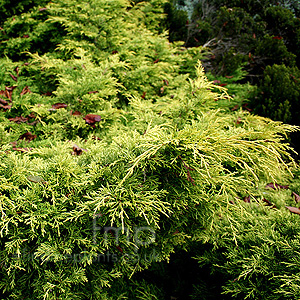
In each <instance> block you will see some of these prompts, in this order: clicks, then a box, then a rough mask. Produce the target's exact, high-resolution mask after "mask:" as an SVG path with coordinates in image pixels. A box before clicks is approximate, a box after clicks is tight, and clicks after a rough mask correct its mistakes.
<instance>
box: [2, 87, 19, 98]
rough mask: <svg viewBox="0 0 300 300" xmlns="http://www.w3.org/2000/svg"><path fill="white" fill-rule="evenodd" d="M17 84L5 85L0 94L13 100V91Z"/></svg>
mask: <svg viewBox="0 0 300 300" xmlns="http://www.w3.org/2000/svg"><path fill="white" fill-rule="evenodd" d="M16 87H17V86H10V87H8V86H6V87H5V90H1V91H0V96H1V95H2V96H4V97H6V98H8V99H9V100H10V101H12V92H13V90H14V89H15V88H16Z"/></svg>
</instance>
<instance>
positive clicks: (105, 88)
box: [0, 0, 300, 300]
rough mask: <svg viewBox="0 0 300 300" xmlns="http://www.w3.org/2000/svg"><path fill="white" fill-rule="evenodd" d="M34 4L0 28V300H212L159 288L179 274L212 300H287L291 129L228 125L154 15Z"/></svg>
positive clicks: (245, 118) (223, 103) (246, 119)
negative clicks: (214, 283) (205, 274)
mask: <svg viewBox="0 0 300 300" xmlns="http://www.w3.org/2000/svg"><path fill="white" fill-rule="evenodd" d="M25 4H26V5H27V2H26V3H25V2H24V5H25ZM40 4H41V5H43V6H34V7H33V8H31V9H30V10H26V11H25V12H23V13H20V14H19V15H16V16H13V17H8V18H7V20H6V21H5V22H4V23H3V24H2V26H3V30H4V31H5V38H3V40H2V41H1V46H0V47H1V49H2V50H3V51H4V52H5V53H6V55H7V56H6V57H2V58H1V60H0V64H1V72H0V76H1V91H0V94H1V99H0V101H1V103H0V208H1V220H0V234H1V240H0V265H1V268H0V290H1V292H0V293H1V297H2V298H5V299H47V300H50V299H168V298H170V297H171V296H172V297H181V298H182V299H184V298H185V299H187V298H189V297H190V298H191V299H212V297H213V296H212V294H213V293H214V292H213V291H212V289H211V288H209V287H208V284H207V283H206V282H205V280H204V279H203V278H198V277H197V278H196V279H197V280H198V281H197V280H196V281H195V284H194V287H193V289H191V290H190V291H184V292H185V293H184V295H183V292H182V290H174V291H170V290H169V289H168V288H167V287H166V286H165V285H164V282H163V280H160V278H161V277H162V276H164V277H165V278H166V277H168V276H170V277H172V274H170V273H168V272H170V270H171V269H168V262H169V261H170V260H172V261H173V262H174V261H175V262H178V263H176V264H175V269H176V265H178V268H180V265H182V264H184V263H185V260H188V261H189V263H191V261H193V262H195V263H197V262H199V263H200V267H201V266H202V265H207V266H208V267H207V266H204V267H203V268H206V270H207V268H208V269H209V270H212V271H215V272H216V273H219V274H221V273H222V276H223V278H224V282H222V285H223V286H222V287H221V286H219V287H218V289H217V290H218V293H219V295H218V296H219V298H220V299H221V297H223V296H221V295H220V293H221V289H222V288H223V291H224V292H225V293H229V294H231V295H232V296H233V297H236V298H239V297H240V298H244V297H246V296H247V297H248V298H252V299H257V298H263V299H292V298H293V297H296V298H297V295H298V294H299V289H298V281H299V276H298V273H299V267H298V262H299V253H298V252H297V251H298V250H297V245H298V242H297V240H298V234H299V218H298V217H299V216H298V215H297V214H299V212H300V211H299V209H298V208H297V205H298V204H297V203H298V201H299V199H300V197H299V196H298V194H297V193H299V191H298V190H297V185H296V184H294V182H293V181H292V172H293V171H294V170H295V167H296V166H295V163H294V161H293V159H292V157H291V153H292V149H291V148H290V146H289V145H288V144H287V143H286V135H287V134H288V133H289V132H293V131H295V130H296V128H295V127H293V126H290V125H285V124H283V123H280V122H275V121H272V120H270V119H267V118H263V117H258V116H255V115H251V114H249V112H247V111H243V110H242V109H235V110H233V111H231V110H229V109H228V107H230V105H231V104H230V103H231V101H232V98H231V97H230V96H229V95H228V93H227V90H226V89H225V88H224V87H223V86H221V85H218V84H216V83H214V82H211V81H209V80H208V79H207V77H206V76H205V73H204V69H203V67H202V65H201V62H200V59H202V58H204V57H205V55H206V54H207V52H205V49H202V48H189V49H187V48H184V47H182V45H183V43H180V42H177V43H169V42H168V40H167V37H166V35H167V34H166V33H164V32H161V28H160V26H159V25H160V24H162V23H163V22H164V21H165V19H164V18H165V17H164V15H163V6H162V4H161V1H149V2H146V3H145V2H137V3H129V2H128V1H125V0H113V1H105V0H90V1H81V2H80V3H78V1H74V0H65V1H60V0H57V1H51V2H49V3H48V4H47V5H46V6H45V3H44V2H41V3H40ZM26 5H25V6H24V7H25V8H26V7H27V6H26ZM20 11H21V12H22V10H20ZM8 16H9V13H8ZM280 184H284V185H280ZM288 184H289V186H287V185H288ZM292 192H293V196H291V193H292ZM293 197H295V199H296V200H297V203H296V204H294V202H295V200H294V198H293ZM182 253H185V255H184V254H182ZM174 257H175V258H174ZM272 262H276V263H272ZM200 273H201V272H199V273H197V275H199V274H200ZM223 273H224V274H225V275H223ZM149 274H150V275H149ZM151 275H153V276H154V275H155V276H156V278H157V280H151V279H150V278H151ZM200 277H201V276H200ZM174 280H175V279H173V280H172V279H171V280H170V281H171V282H173V283H171V285H172V284H174ZM180 280H184V279H182V278H181V279H180ZM266 283H269V284H266ZM178 284H179V285H181V286H182V287H186V286H187V285H186V283H181V282H178ZM271 290H272V293H271V292H270V291H271ZM208 291H210V292H211V293H212V294H209V293H208ZM224 297H225V296H224ZM296 298H295V299H296ZM178 299H179V298H178Z"/></svg>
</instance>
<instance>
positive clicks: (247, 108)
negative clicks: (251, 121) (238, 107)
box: [242, 103, 252, 112]
mask: <svg viewBox="0 0 300 300" xmlns="http://www.w3.org/2000/svg"><path fill="white" fill-rule="evenodd" d="M247 106H248V103H245V104H243V105H242V107H243V108H244V109H246V110H248V111H249V112H251V111H252V109H251V108H249V107H247Z"/></svg>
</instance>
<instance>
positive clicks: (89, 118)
mask: <svg viewBox="0 0 300 300" xmlns="http://www.w3.org/2000/svg"><path fill="white" fill-rule="evenodd" d="M83 119H84V120H85V123H86V124H89V125H92V126H95V123H96V122H100V121H101V116H99V115H94V114H87V115H86V116H85V117H84V118H83Z"/></svg>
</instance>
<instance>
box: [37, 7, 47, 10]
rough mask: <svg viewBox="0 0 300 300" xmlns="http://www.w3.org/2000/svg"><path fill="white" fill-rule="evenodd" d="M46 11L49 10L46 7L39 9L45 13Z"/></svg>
mask: <svg viewBox="0 0 300 300" xmlns="http://www.w3.org/2000/svg"><path fill="white" fill-rule="evenodd" d="M44 10H47V8H46V7H42V8H39V11H44Z"/></svg>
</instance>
